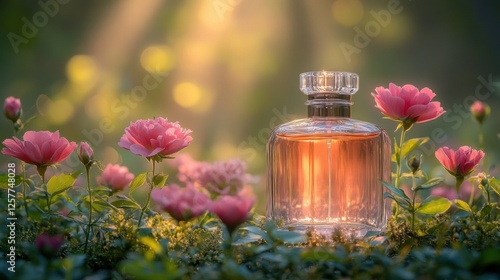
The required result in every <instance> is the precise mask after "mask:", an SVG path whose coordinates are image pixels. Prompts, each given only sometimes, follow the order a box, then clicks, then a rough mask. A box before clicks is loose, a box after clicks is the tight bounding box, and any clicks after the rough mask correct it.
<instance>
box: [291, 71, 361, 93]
mask: <svg viewBox="0 0 500 280" xmlns="http://www.w3.org/2000/svg"><path fill="white" fill-rule="evenodd" d="M358 88H359V76H358V75H357V74H355V73H349V72H335V71H314V72H305V73H302V74H300V91H302V92H303V93H305V94H307V95H310V94H321V93H337V94H346V95H353V94H355V93H356V92H357V91H358Z"/></svg>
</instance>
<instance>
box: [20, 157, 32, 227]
mask: <svg viewBox="0 0 500 280" xmlns="http://www.w3.org/2000/svg"><path fill="white" fill-rule="evenodd" d="M21 170H22V172H23V180H22V185H23V200H24V211H26V219H28V220H29V218H30V214H29V210H28V202H27V201H26V181H25V178H26V171H25V169H24V164H23V163H21Z"/></svg>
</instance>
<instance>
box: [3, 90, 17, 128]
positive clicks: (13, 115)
mask: <svg viewBox="0 0 500 280" xmlns="http://www.w3.org/2000/svg"><path fill="white" fill-rule="evenodd" d="M3 109H4V114H5V116H6V117H7V119H9V120H11V121H12V122H16V121H17V120H18V119H19V118H20V117H21V114H22V106H21V100H20V99H19V98H14V97H13V96H9V97H7V98H6V99H5V103H4V105H3Z"/></svg>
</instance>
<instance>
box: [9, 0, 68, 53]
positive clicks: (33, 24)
mask: <svg viewBox="0 0 500 280" xmlns="http://www.w3.org/2000/svg"><path fill="white" fill-rule="evenodd" d="M69 1H70V0H40V1H38V6H40V10H38V11H37V12H35V13H34V14H33V16H32V17H31V19H28V18H27V17H22V18H21V22H22V23H23V26H22V27H21V30H19V32H18V33H15V32H9V33H8V34H7V39H9V42H10V45H11V46H12V49H13V50H14V53H16V54H17V53H19V46H20V45H21V44H27V43H28V42H29V40H30V39H33V38H35V36H36V35H37V34H38V32H39V29H40V28H43V27H44V26H46V25H47V24H48V23H49V19H50V18H53V17H55V16H56V15H57V14H58V13H59V11H60V10H61V5H65V4H68V3H69Z"/></svg>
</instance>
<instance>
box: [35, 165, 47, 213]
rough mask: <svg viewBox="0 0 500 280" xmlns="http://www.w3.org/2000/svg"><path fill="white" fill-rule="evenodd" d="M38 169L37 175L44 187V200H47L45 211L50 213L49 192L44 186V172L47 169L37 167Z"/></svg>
mask: <svg viewBox="0 0 500 280" xmlns="http://www.w3.org/2000/svg"><path fill="white" fill-rule="evenodd" d="M37 169H38V174H39V175H40V177H41V178H42V185H44V186H45V199H47V211H48V212H49V213H50V197H49V190H48V187H47V185H46V184H45V170H47V167H45V168H44V167H37Z"/></svg>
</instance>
